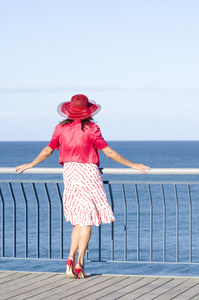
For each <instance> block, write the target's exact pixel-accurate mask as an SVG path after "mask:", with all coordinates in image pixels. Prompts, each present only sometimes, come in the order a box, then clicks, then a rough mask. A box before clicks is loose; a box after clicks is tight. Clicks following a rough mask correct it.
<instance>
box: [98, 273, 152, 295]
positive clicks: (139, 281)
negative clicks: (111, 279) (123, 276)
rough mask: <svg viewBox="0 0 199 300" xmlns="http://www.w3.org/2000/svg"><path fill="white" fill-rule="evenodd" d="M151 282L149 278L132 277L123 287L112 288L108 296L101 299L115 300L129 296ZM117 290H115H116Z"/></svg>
mask: <svg viewBox="0 0 199 300" xmlns="http://www.w3.org/2000/svg"><path fill="white" fill-rule="evenodd" d="M153 280H154V278H151V281H153ZM151 281H148V279H147V278H145V277H143V276H138V277H137V276H130V277H129V279H128V281H123V282H122V283H123V284H121V285H117V286H118V287H119V288H118V289H117V287H113V288H111V289H110V290H109V291H107V293H106V295H104V296H103V297H102V298H101V299H103V300H114V299H116V298H119V297H122V296H125V295H126V294H129V293H130V292H132V291H134V290H135V289H136V288H138V287H140V286H141V287H142V286H144V285H145V284H150V283H151ZM114 289H115V290H114Z"/></svg>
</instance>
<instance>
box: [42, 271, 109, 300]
mask: <svg viewBox="0 0 199 300" xmlns="http://www.w3.org/2000/svg"><path fill="white" fill-rule="evenodd" d="M112 277H113V276H112V275H110V276H102V275H95V276H94V275H91V276H89V277H88V278H85V279H79V280H78V279H74V280H71V283H70V285H69V286H68V289H67V290H66V288H65V287H60V288H57V289H54V290H53V291H52V293H43V294H42V296H43V298H41V299H49V300H54V299H61V298H62V297H63V295H64V297H67V299H68V298H69V297H70V296H71V297H72V298H73V299H75V294H76V293H77V292H81V291H84V290H87V289H88V288H90V287H93V286H95V289H96V288H97V286H98V284H100V283H103V282H105V281H107V280H109V279H111V278H112Z"/></svg>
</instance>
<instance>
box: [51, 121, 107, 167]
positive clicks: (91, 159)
mask: <svg viewBox="0 0 199 300" xmlns="http://www.w3.org/2000/svg"><path fill="white" fill-rule="evenodd" d="M48 146H49V147H50V148H51V149H54V150H58V149H59V147H60V152H59V163H60V164H61V165H63V164H64V163H65V162H69V161H74V162H79V163H93V164H96V165H97V166H98V167H99V163H100V162H99V151H98V150H101V149H104V148H106V147H108V144H107V143H106V142H105V140H104V138H103V137H102V135H101V131H100V128H99V126H97V125H96V124H94V123H89V125H86V126H85V129H84V130H82V129H81V120H79V119H77V120H74V121H73V122H72V123H69V124H66V125H64V126H63V125H61V124H59V125H57V126H56V127H55V130H54V133H53V136H52V139H51V141H50V143H49V144H48Z"/></svg>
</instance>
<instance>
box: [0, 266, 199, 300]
mask: <svg viewBox="0 0 199 300" xmlns="http://www.w3.org/2000/svg"><path fill="white" fill-rule="evenodd" d="M6 299H13V300H22V299H37V300H39V299H42V300H43V299H48V300H51V299H52V300H58V299H67V300H70V299H71V300H76V299H85V300H95V299H103V300H113V299H128V300H131V299H140V300H150V299H161V300H170V299H178V300H185V299H194V300H196V299H199V278H198V277H155V276H123V275H89V276H88V278H86V279H81V280H77V279H68V278H66V277H65V275H64V274H58V273H30V272H15V271H14V272H11V271H0V300H6Z"/></svg>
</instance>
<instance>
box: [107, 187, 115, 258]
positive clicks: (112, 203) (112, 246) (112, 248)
mask: <svg viewBox="0 0 199 300" xmlns="http://www.w3.org/2000/svg"><path fill="white" fill-rule="evenodd" d="M108 187H109V193H110V199H111V205H112V210H113V213H114V202H113V193H112V188H111V185H110V184H109V183H108ZM111 229H112V230H111V260H112V261H113V260H114V222H112V223H111Z"/></svg>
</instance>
